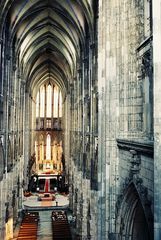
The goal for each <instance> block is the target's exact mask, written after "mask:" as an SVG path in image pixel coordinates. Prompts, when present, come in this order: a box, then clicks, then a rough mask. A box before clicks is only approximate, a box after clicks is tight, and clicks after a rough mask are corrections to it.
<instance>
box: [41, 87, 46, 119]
mask: <svg viewBox="0 0 161 240" xmlns="http://www.w3.org/2000/svg"><path fill="white" fill-rule="evenodd" d="M40 117H42V118H43V117H45V86H44V85H43V86H42V87H41V88H40Z"/></svg>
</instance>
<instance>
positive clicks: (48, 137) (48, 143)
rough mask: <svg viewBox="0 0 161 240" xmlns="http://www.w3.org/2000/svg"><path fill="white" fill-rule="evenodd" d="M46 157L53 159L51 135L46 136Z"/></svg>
mask: <svg viewBox="0 0 161 240" xmlns="http://www.w3.org/2000/svg"><path fill="white" fill-rule="evenodd" d="M46 159H47V160H51V136H50V134H48V135H47V138H46Z"/></svg>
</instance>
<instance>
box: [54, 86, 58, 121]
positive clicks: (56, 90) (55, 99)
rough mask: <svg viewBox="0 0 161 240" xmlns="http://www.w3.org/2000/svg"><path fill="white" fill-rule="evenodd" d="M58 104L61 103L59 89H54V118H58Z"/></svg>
mask: <svg viewBox="0 0 161 240" xmlns="http://www.w3.org/2000/svg"><path fill="white" fill-rule="evenodd" d="M58 102H59V89H58V87H57V86H55V87H54V118H57V117H58Z"/></svg>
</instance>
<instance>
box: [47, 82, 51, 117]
mask: <svg viewBox="0 0 161 240" xmlns="http://www.w3.org/2000/svg"><path fill="white" fill-rule="evenodd" d="M51 116H52V87H51V84H50V83H49V85H48V86H47V107H46V117H48V118H51Z"/></svg>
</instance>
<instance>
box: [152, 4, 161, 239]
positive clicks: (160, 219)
mask: <svg viewBox="0 0 161 240" xmlns="http://www.w3.org/2000/svg"><path fill="white" fill-rule="evenodd" d="M153 24H154V25H153V36H154V37H153V57H154V239H155V240H159V239H161V0H153Z"/></svg>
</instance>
